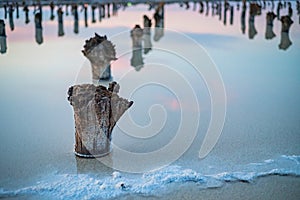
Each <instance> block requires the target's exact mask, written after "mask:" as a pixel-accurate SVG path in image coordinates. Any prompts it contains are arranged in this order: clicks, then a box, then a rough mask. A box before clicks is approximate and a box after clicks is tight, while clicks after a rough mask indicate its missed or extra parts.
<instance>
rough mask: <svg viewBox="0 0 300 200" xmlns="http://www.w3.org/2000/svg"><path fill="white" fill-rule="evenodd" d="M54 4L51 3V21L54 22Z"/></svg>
mask: <svg viewBox="0 0 300 200" xmlns="http://www.w3.org/2000/svg"><path fill="white" fill-rule="evenodd" d="M54 7H55V6H54V3H53V2H51V3H50V13H51V14H50V20H54V18H55V16H54Z"/></svg>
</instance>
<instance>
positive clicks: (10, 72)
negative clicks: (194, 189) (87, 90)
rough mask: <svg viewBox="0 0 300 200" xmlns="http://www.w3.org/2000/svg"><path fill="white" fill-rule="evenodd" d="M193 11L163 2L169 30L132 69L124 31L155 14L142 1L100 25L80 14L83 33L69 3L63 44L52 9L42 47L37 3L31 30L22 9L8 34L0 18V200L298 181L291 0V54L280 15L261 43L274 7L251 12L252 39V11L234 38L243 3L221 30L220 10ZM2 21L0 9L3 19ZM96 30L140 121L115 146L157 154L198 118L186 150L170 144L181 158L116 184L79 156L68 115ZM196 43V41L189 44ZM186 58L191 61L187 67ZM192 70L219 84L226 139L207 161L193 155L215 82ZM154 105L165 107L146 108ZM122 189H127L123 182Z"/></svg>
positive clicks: (121, 132) (298, 31) (85, 75)
mask: <svg viewBox="0 0 300 200" xmlns="http://www.w3.org/2000/svg"><path fill="white" fill-rule="evenodd" d="M189 5H190V8H189V9H186V8H185V7H186V5H183V6H182V7H180V5H179V4H178V3H176V4H170V5H165V8H164V9H165V10H164V20H165V21H164V35H163V37H161V38H160V40H159V41H154V39H153V37H154V34H155V30H154V29H152V30H151V38H152V45H153V48H152V50H151V51H150V52H149V53H148V54H146V55H143V61H144V66H143V67H142V68H141V69H140V70H137V68H134V67H132V66H130V59H131V58H132V52H131V48H132V47H131V42H132V41H131V38H130V30H131V29H132V28H133V27H134V26H135V24H140V25H141V26H142V23H143V18H142V17H143V15H144V14H146V15H148V16H149V17H150V18H152V16H153V14H154V10H153V9H152V10H148V7H149V6H148V5H144V4H139V5H136V6H128V7H126V9H125V10H123V8H122V7H121V8H120V9H119V10H118V12H117V15H116V16H113V15H112V14H111V17H110V18H107V17H106V18H104V19H102V21H101V22H99V21H98V18H97V16H98V13H97V12H96V19H97V22H96V23H91V22H92V19H91V7H88V17H89V18H88V21H87V22H88V27H85V22H84V11H82V12H79V33H78V34H75V33H73V28H74V27H73V25H74V24H73V23H74V20H73V18H74V17H73V16H72V15H71V11H70V7H69V15H68V16H66V15H64V21H63V27H64V33H65V34H64V36H62V37H57V35H58V22H57V16H56V8H55V19H54V20H53V21H51V20H50V9H49V8H48V6H44V7H43V22H42V25H43V43H42V44H40V45H38V44H37V43H36V41H35V25H34V15H33V14H32V12H33V7H29V8H30V13H29V17H30V22H29V24H25V23H24V21H25V13H23V11H22V9H21V7H20V18H19V19H14V26H15V27H14V30H13V31H11V30H10V26H9V19H8V18H7V19H6V20H5V24H6V35H7V51H6V53H5V54H2V55H0V74H1V75H0V76H1V78H0V91H1V98H0V105H1V106H0V112H1V115H0V118H1V120H0V123H1V124H0V125H1V131H0V137H1V145H0V158H1V165H0V170H1V172H2V173H1V174H0V188H1V189H0V197H12V196H15V195H17V196H18V195H25V197H26V195H27V196H28V197H29V198H33V199H34V198H35V197H36V195H37V198H38V199H39V198H41V197H43V198H45V199H47V198H51V197H55V198H59V197H60V198H62V199H65V198H73V199H75V198H88V199H93V198H112V197H119V196H120V195H124V194H143V195H153V193H156V192H157V191H159V189H158V188H159V186H160V185H168V183H171V182H178V184H184V183H185V182H190V181H192V182H195V184H200V187H201V188H204V189H205V188H209V187H221V186H222V185H223V184H224V183H225V182H227V181H229V182H231V181H247V182H251V181H252V180H254V179H256V178H258V177H261V176H268V175H274V174H275V175H289V176H297V177H298V176H299V173H300V172H299V167H300V165H299V162H300V161H299V156H298V155H300V148H299V144H300V134H299V130H300V123H299V122H300V112H299V106H298V103H299V102H300V96H299V91H300V90H299V89H300V88H299V87H300V79H299V75H300V69H299V63H300V57H299V52H300V51H299V50H300V38H299V35H300V25H299V15H297V10H296V2H292V8H293V16H292V20H293V21H294V23H293V24H292V26H291V27H290V30H289V37H290V40H291V41H292V44H291V45H290V46H289V47H288V48H287V49H286V50H283V49H279V44H280V37H281V32H280V31H281V22H280V21H279V20H277V19H275V20H274V27H273V30H274V33H275V34H276V37H275V38H273V39H272V40H266V39H265V30H266V20H265V19H266V13H267V12H268V11H270V10H271V9H272V5H271V4H267V5H266V8H265V9H262V14H261V15H258V16H256V17H255V28H256V30H257V32H258V33H257V35H255V36H254V39H249V35H248V31H249V22H248V19H249V5H248V6H247V10H246V23H245V25H246V30H245V34H242V31H241V9H242V7H241V3H240V8H239V10H237V3H236V2H230V5H232V6H234V15H233V24H232V25H230V10H228V11H227V21H226V25H224V16H223V15H222V17H221V20H219V16H217V15H215V16H212V12H211V11H212V9H210V10H209V14H208V16H206V9H205V10H204V13H203V14H200V13H199V12H198V11H199V5H198V4H197V5H196V10H195V11H194V10H193V3H190V4H189ZM205 8H206V7H205ZM80 9H81V7H80V8H79V9H78V11H80ZM63 10H65V8H64V9H63ZM274 12H275V13H276V4H275V8H274ZM222 13H223V7H222ZM287 13H288V9H287V7H286V8H282V9H281V15H286V14H287ZM65 14H66V13H65ZM15 15H16V11H15V12H14V16H15ZM3 16H4V11H3V8H1V9H0V19H3ZM153 24H154V22H153ZM95 32H97V33H99V34H101V35H104V34H105V35H107V36H108V39H110V40H111V41H112V42H113V43H114V44H116V49H117V57H118V60H117V61H115V62H113V63H112V76H113V80H116V81H117V82H120V85H121V91H120V95H121V96H123V97H125V98H128V99H130V100H133V101H134V105H133V106H132V107H131V108H130V110H129V111H128V114H130V115H131V117H132V119H133V120H134V122H135V123H136V124H135V125H132V124H129V123H128V121H126V119H127V118H126V116H124V117H122V118H121V119H120V121H119V122H118V126H117V127H115V129H114V131H113V144H114V145H115V146H116V147H119V148H121V149H124V150H127V151H129V152H135V153H147V152H152V151H155V150H157V149H161V148H163V147H164V146H166V145H167V144H168V143H169V141H170V140H171V139H172V138H174V137H175V136H176V135H177V134H186V135H187V138H188V136H189V135H190V134H191V131H189V130H190V129H184V130H181V132H179V133H178V132H177V131H178V128H179V127H180V123H179V122H180V120H182V118H181V117H182V113H183V114H184V113H186V114H187V116H188V117H187V119H188V122H187V125H188V127H194V125H195V123H194V121H195V120H196V118H194V116H196V117H199V116H200V118H199V127H198V128H197V129H196V133H197V135H196V137H195V139H193V140H192V142H193V143H192V145H191V146H189V148H188V150H187V151H184V149H183V147H182V146H183V145H182V146H180V145H177V146H176V148H175V149H177V150H178V149H179V150H182V151H183V152H184V154H183V155H182V156H180V157H179V159H175V160H176V161H175V162H172V163H170V164H171V165H170V166H168V167H166V168H162V169H160V170H158V171H155V172H146V173H143V174H130V173H126V172H121V175H120V177H119V176H117V175H118V174H116V173H114V175H116V177H115V178H112V177H111V174H112V173H113V172H114V171H116V170H115V169H111V168H109V167H106V166H105V165H104V164H102V163H101V162H98V161H97V160H93V159H87V160H86V159H80V158H75V156H74V154H73V148H74V147H73V144H74V132H75V128H74V120H73V110H72V107H71V106H70V105H69V102H68V101H67V94H66V93H67V90H68V88H69V87H70V86H71V85H74V84H77V83H83V82H85V83H86V82H89V83H91V82H92V78H91V77H92V76H91V71H90V65H89V62H88V61H87V60H86V59H85V57H84V56H83V55H82V53H81V50H82V48H83V44H84V41H85V39H87V38H90V37H92V36H93V34H94V33H95ZM195 42H196V43H198V44H199V45H200V46H197V47H196V46H194V44H195ZM174 52H175V53H174ZM176 52H177V54H176ZM178 52H179V53H180V55H178ZM187 58H189V59H187ZM193 59H195V62H190V61H191V60H193ZM193 61H194V60H193ZM192 64H195V65H197V66H198V67H200V69H201V70H203V71H202V72H203V73H205V72H206V70H205V69H208V70H207V71H208V72H211V71H210V70H209V69H212V68H213V67H214V66H216V67H217V69H218V70H219V72H220V75H221V77H222V79H223V82H224V86H225V89H226V97H227V102H226V105H227V107H226V108H227V109H226V118H225V124H224V128H223V131H222V135H221V137H220V139H219V140H218V143H217V144H216V146H215V147H214V148H213V150H212V151H211V152H210V153H209V154H208V156H207V157H205V158H204V159H199V157H198V155H199V149H200V146H201V144H202V142H203V139H204V136H205V134H206V132H207V129H208V126H209V123H210V118H211V112H212V109H211V105H212V102H211V99H210V97H211V96H210V93H209V87H210V86H209V85H207V83H209V84H213V83H214V81H213V80H211V79H212V78H214V76H213V75H211V76H208V77H209V78H210V79H209V78H208V79H209V80H211V82H209V81H208V82H205V81H206V79H205V78H206V77H203V76H202V77H201V75H200V74H197V73H196V71H195V68H194V67H195V66H193V65H192ZM165 66H166V67H165ZM211 73H212V72H211ZM202 75H203V74H202ZM208 75H210V73H208ZM154 79H155V84H154V81H153V80H154ZM141 80H142V82H140V81H141ZM151 80H152V82H151ZM141 83H143V84H144V83H147V85H145V86H143V84H141ZM157 83H161V85H159V84H157ZM102 84H107V83H102ZM162 84H164V85H167V84H169V85H168V87H166V86H164V85H162ZM133 86H139V88H138V89H137V90H136V91H135V92H134V93H133V94H131V93H130V92H132V91H130V90H129V88H133ZM140 86H143V87H140ZM212 87H213V86H212ZM215 87H216V88H218V87H219V85H216V86H215ZM215 87H213V88H215ZM189 90H191V91H192V92H194V95H195V99H196V101H193V100H192V99H191V98H190V97H194V96H193V95H192V96H191V95H185V94H188V92H189ZM221 103H222V102H217V104H216V105H221ZM156 104H159V105H161V106H162V107H163V109H162V108H161V106H154V107H151V106H153V105H156ZM150 108H151V109H150ZM149 112H150V113H149ZM151 120H152V121H151ZM197 123H198V122H197ZM137 125H138V126H137ZM148 125H149V126H148ZM151 134H152V135H153V136H151V137H150V135H151ZM142 137H148V138H146V139H145V138H144V139H143V138H142ZM184 141H185V140H183V142H184ZM181 148H182V149H181ZM115 150H116V148H113V152H112V154H111V155H110V156H108V158H107V159H108V160H109V162H111V163H113V165H114V166H115V168H118V166H120V162H121V161H124V158H122V157H121V156H120V155H119V154H118V153H117V152H116V151H115ZM171 153H172V152H171ZM166 155H167V156H166ZM166 155H161V157H159V158H157V160H156V161H157V162H151V163H150V164H149V163H147V162H146V161H145V163H142V162H141V164H145V166H142V168H143V169H145V170H146V171H147V170H153V169H155V168H160V167H162V166H163V165H165V164H166V162H167V161H166V162H165V160H168V158H169V157H168V154H166ZM283 155H286V156H283ZM163 158H166V159H165V160H163ZM125 159H126V157H125ZM150 161H152V160H151V159H150ZM130 162H131V163H130ZM132 162H133V163H134V162H135V161H130V160H129V164H128V166H131V165H132ZM136 162H137V161H136ZM252 163H255V164H252ZM134 167H135V166H134V165H133V166H132V168H134ZM140 177H142V178H140ZM120 182H124V184H125V186H126V187H121V186H118V185H120V184H119V183H120ZM62 186H63V187H62ZM101 187H102V189H101V192H99V191H98V190H99V188H101ZM166 187H168V186H166ZM70 188H72V190H70ZM66 191H68V192H66ZM31 195H33V196H31ZM40 195H42V196H40Z"/></svg>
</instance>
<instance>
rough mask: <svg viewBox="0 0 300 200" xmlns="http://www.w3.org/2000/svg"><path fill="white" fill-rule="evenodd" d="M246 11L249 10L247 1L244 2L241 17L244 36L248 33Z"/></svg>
mask: <svg viewBox="0 0 300 200" xmlns="http://www.w3.org/2000/svg"><path fill="white" fill-rule="evenodd" d="M246 10H247V4H246V1H243V7H242V15H241V29H242V33H243V34H245V32H246Z"/></svg>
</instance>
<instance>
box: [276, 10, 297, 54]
mask: <svg viewBox="0 0 300 200" xmlns="http://www.w3.org/2000/svg"><path fill="white" fill-rule="evenodd" d="M280 21H281V37H280V44H279V49H283V50H286V49H288V48H289V47H290V46H291V45H292V41H291V40H290V36H289V32H290V28H291V25H292V24H293V23H294V22H293V20H292V19H291V17H290V16H288V15H286V16H282V17H281V19H280Z"/></svg>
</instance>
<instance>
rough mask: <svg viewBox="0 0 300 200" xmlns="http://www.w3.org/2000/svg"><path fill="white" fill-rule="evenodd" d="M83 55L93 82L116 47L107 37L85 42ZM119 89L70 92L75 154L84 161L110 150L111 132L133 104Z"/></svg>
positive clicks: (89, 86)
mask: <svg viewBox="0 0 300 200" xmlns="http://www.w3.org/2000/svg"><path fill="white" fill-rule="evenodd" d="M82 52H83V54H84V55H85V56H86V57H87V58H88V59H89V60H90V62H91V65H92V69H93V78H99V77H101V74H102V72H103V71H105V68H106V67H107V65H108V64H109V63H110V61H111V60H112V59H116V58H115V54H116V53H115V49H114V45H113V44H112V43H111V42H110V41H108V40H107V38H106V36H104V37H101V36H99V35H97V34H95V37H93V38H91V39H89V40H87V41H86V44H85V45H84V50H83V51H82ZM119 89H120V86H119V85H118V84H117V83H116V82H112V83H110V84H109V86H108V88H106V87H104V86H102V85H98V86H97V85H93V84H82V85H74V86H72V87H70V88H69V91H68V95H69V97H68V100H69V102H70V104H71V105H72V106H73V110H74V118H75V141H76V142H75V154H76V155H77V156H81V157H100V156H104V155H107V154H108V153H109V152H110V150H111V147H110V142H111V139H112V135H111V134H112V130H113V128H114V126H115V125H116V122H117V121H118V120H119V119H120V117H121V116H122V115H123V113H124V112H125V111H126V110H127V109H128V108H129V107H130V106H131V105H132V104H133V102H132V101H128V100H127V99H123V98H121V97H119V96H118V92H119Z"/></svg>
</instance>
